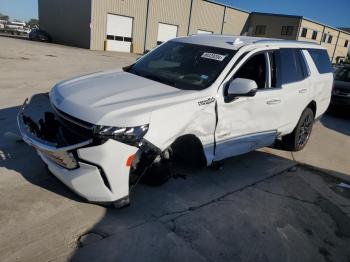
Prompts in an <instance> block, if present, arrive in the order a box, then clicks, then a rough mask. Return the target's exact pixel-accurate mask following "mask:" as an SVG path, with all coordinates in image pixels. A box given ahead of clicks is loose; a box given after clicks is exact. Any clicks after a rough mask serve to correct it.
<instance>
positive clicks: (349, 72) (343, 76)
mask: <svg viewBox="0 0 350 262" xmlns="http://www.w3.org/2000/svg"><path fill="white" fill-rule="evenodd" d="M335 80H337V81H344V82H350V67H345V68H340V69H338V70H337V71H336V72H335Z"/></svg>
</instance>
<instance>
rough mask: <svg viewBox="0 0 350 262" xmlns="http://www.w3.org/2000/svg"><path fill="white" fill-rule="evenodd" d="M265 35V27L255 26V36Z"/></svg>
mask: <svg viewBox="0 0 350 262" xmlns="http://www.w3.org/2000/svg"><path fill="white" fill-rule="evenodd" d="M265 33H266V25H257V26H256V27H255V34H256V35H264V34H265Z"/></svg>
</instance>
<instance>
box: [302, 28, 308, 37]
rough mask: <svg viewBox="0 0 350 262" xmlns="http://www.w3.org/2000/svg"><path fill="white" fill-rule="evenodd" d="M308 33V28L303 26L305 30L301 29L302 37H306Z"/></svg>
mask: <svg viewBox="0 0 350 262" xmlns="http://www.w3.org/2000/svg"><path fill="white" fill-rule="evenodd" d="M306 35H307V28H303V30H302V31H301V37H306Z"/></svg>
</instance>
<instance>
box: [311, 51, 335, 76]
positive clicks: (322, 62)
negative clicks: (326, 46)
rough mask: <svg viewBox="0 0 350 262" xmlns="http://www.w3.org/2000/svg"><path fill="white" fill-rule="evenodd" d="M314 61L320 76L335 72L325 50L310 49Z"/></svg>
mask: <svg viewBox="0 0 350 262" xmlns="http://www.w3.org/2000/svg"><path fill="white" fill-rule="evenodd" d="M308 52H309V53H310V55H311V57H312V60H313V61H314V63H315V65H316V67H317V70H318V72H319V73H320V74H326V73H331V72H333V69H332V65H331V62H330V60H329V57H328V53H327V50H323V49H308Z"/></svg>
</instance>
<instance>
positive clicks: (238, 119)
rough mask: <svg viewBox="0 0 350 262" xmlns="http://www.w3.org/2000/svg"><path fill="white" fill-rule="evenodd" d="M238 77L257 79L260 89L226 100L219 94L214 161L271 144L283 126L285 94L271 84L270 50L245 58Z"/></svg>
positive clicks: (236, 74)
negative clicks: (283, 97) (282, 112)
mask: <svg viewBox="0 0 350 262" xmlns="http://www.w3.org/2000/svg"><path fill="white" fill-rule="evenodd" d="M234 71H236V70H234ZM235 78H246V79H251V80H254V81H256V82H257V85H258V88H259V89H258V91H257V92H256V94H255V96H253V97H237V98H235V99H233V100H227V99H225V96H224V95H220V96H219V98H218V101H217V110H218V123H217V128H216V131H215V140H216V148H215V156H214V161H218V160H221V159H224V158H227V157H230V156H235V155H239V154H244V153H247V152H249V151H252V150H254V149H256V148H260V147H264V146H268V145H271V144H272V143H273V142H274V140H275V138H276V136H277V134H278V129H279V126H280V125H281V114H280V112H281V110H282V104H283V99H282V94H283V93H282V89H281V88H275V87H272V85H271V70H270V59H269V58H268V55H267V53H259V54H256V55H252V56H250V57H249V58H248V59H243V60H242V66H240V67H239V68H238V70H237V71H236V72H235V73H234V75H233V78H232V79H235ZM225 88H227V86H223V87H222V88H221V89H220V93H221V94H224V93H225V91H224V89H225Z"/></svg>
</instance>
